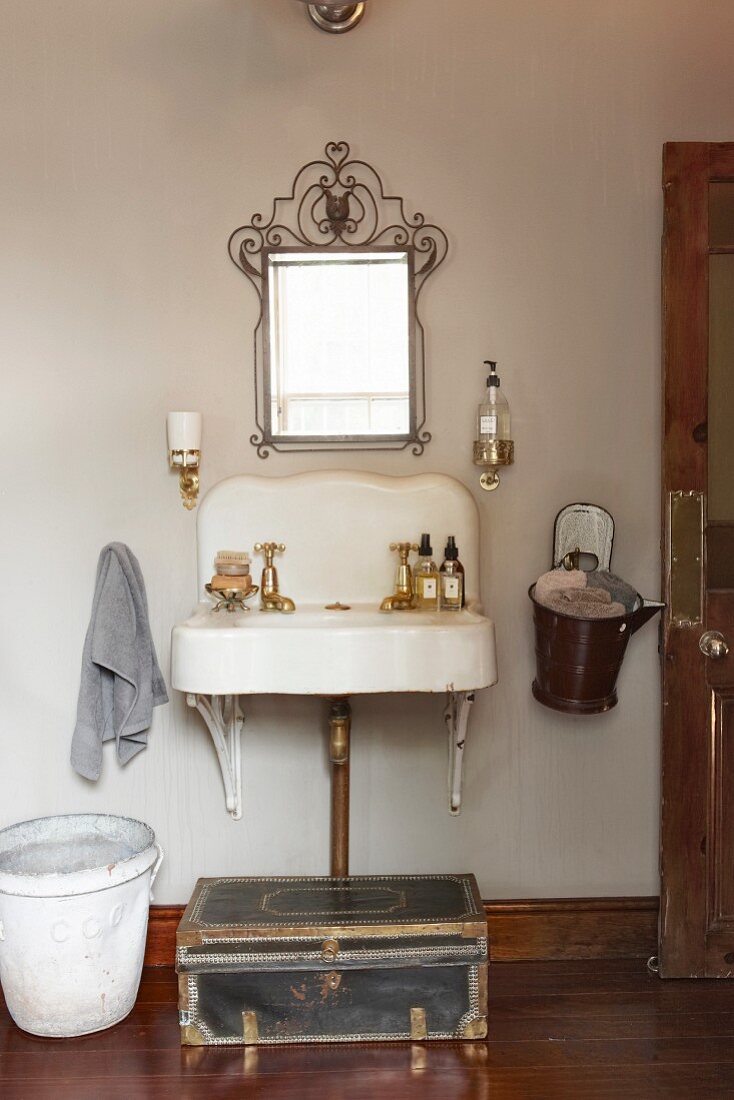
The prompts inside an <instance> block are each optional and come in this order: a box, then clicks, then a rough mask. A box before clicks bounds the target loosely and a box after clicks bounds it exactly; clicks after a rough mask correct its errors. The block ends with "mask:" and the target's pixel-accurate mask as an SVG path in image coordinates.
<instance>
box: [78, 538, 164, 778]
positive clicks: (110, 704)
mask: <svg viewBox="0 0 734 1100" xmlns="http://www.w3.org/2000/svg"><path fill="white" fill-rule="evenodd" d="M167 702H168V694H167V692H166V685H165V682H164V680H163V676H162V674H161V670H160V668H159V666H158V658H157V657H156V653H155V648H154V646H153V639H152V638H151V636H150V624H149V622H148V601H147V599H146V596H145V584H144V582H143V574H142V573H141V571H140V565H139V564H138V560H137V558H136V557H135V555H134V554H133V552H132V550H130V549H129V547H127V546H125V544H124V543H122V542H111V543H110V544H109V545H108V546H105V548H104V549H103V550H102V552H101V554H100V555H99V561H98V563H97V581H96V585H95V589H94V600H93V602H92V617H91V619H90V622H89V628H88V630H87V637H86V639H85V641H84V652H83V654H82V675H81V685H80V687H79V703H78V706H77V717H76V727H75V729H74V736H73V738H72V741H71V764H72V767H73V768H74V770H75V771H77V772H79V774H80V775H83V776H84V777H85V778H86V779H99V773H100V771H101V769H102V743H103V742H104V741H112V740H113V739H114V740H115V742H116V743H117V759H118V760H119V762H120V763H121V764H126V763H127V762H128V760H131V759H132V757H133V756H135V755H136V754H137V753H139V752H141V751H142V750H143V749H144V748H145V746H146V744H147V742H148V734H147V730H148V728H149V726H150V724H151V722H152V720H153V707H157V706H160V705H161V703H167Z"/></svg>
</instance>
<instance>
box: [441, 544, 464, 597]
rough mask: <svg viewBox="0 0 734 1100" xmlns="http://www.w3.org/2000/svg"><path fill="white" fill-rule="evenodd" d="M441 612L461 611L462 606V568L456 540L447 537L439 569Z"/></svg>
mask: <svg viewBox="0 0 734 1100" xmlns="http://www.w3.org/2000/svg"><path fill="white" fill-rule="evenodd" d="M439 580H440V586H439V587H440V593H441V610H442V611H461V609H462V607H463V606H464V566H463V565H462V564H461V562H460V561H459V550H458V547H457V545H456V539H455V538H454V536H453V535H449V537H448V541H447V543H446V549H445V550H444V552H443V562H442V563H441V568H440V569H439Z"/></svg>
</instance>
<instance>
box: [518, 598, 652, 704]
mask: <svg viewBox="0 0 734 1100" xmlns="http://www.w3.org/2000/svg"><path fill="white" fill-rule="evenodd" d="M528 595H529V596H530V599H531V600H532V602H533V618H534V622H535V661H536V675H535V679H534V680H533V695H534V696H535V698H536V699H537V700H538V702H540V703H543V704H544V705H545V706H547V707H552V708H553V709H554V710H560V711H563V712H564V713H565V714H601V713H603V712H604V711H605V710H611V708H612V707H614V706H616V705H617V677H618V675H619V670H620V668H621V667H622V659H623V658H624V655H625V652H626V650H627V644H628V642H629V640H630V637H631V636H632V635H633V634H634V633H635V632H636V631H637V630H639V629H640V627H641V626H644V624H645V623H646V622H648V621H649V620H650V619H651V618H652V617H653V615H656V614H657V613H658V611H660V610H661V609H662V608H663V607H664V606H665V605H664V604H662V603H655V602H653V601H652V600H643V598H642V596H640V597H639V606H638V607H636V608H635V610H634V611H631V612H630V613H629V614H627V615H623V616H619V617H618V618H614V619H579V618H575V617H574V616H573V615H564V614H562V613H561V612H559V611H552V610H551V609H550V608H549V607H544V606H543V604H540V603H538V601H537V600H536V599H535V585H532V586H531V588H530V589H529V591H528Z"/></svg>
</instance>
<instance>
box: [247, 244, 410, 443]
mask: <svg viewBox="0 0 734 1100" xmlns="http://www.w3.org/2000/svg"><path fill="white" fill-rule="evenodd" d="M264 260H265V263H264V276H265V280H264V281H265V286H264V291H265V293H264V295H263V298H264V302H263V305H264V307H265V309H264V312H265V317H264V322H265V325H264V328H265V332H264V336H265V341H264V343H265V347H264V352H265V354H264V368H265V369H264V380H263V381H264V390H265V393H264V396H265V413H266V417H267V418H268V419H269V424H268V425H267V426H268V428H269V433H268V434H270V435H272V436H273V437H279V438H287V439H289V440H303V441H306V440H309V439H311V438H314V439H316V438H317V439H333V440H340V439H347V438H348V439H366V440H370V439H378V438H380V439H396V438H397V439H399V438H401V437H409V436H410V433H411V428H412V424H413V421H414V408H415V398H414V384H413V382H414V368H413V326H414V315H415V314H414V305H415V303H414V287H413V275H412V254H411V251H410V250H409V249H400V248H394V249H390V248H385V249H380V248H373V249H371V248H366V249H364V250H357V249H354V248H348V249H339V248H330V249H329V250H328V251H319V250H318V249H313V248H308V249H305V248H304V249H298V248H292V249H285V248H282V249H268V250H267V253H266V255H265V257H264Z"/></svg>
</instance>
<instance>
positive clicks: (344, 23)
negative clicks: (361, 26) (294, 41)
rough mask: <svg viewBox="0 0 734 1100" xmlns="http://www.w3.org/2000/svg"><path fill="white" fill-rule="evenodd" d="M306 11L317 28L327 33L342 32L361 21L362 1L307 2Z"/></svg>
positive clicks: (349, 29)
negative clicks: (352, 2)
mask: <svg viewBox="0 0 734 1100" xmlns="http://www.w3.org/2000/svg"><path fill="white" fill-rule="evenodd" d="M307 11H308V14H309V16H310V18H311V20H312V21H313V22H314V23H315V24H316V26H317V27H318V28H319V30H322V31H326V32H327V33H328V34H344V33H345V32H346V31H351V29H352V27H356V26H357V24H358V23H360V22H361V21H362V16H363V15H364V3H359V4H339V5H336V4H308V6H307Z"/></svg>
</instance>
